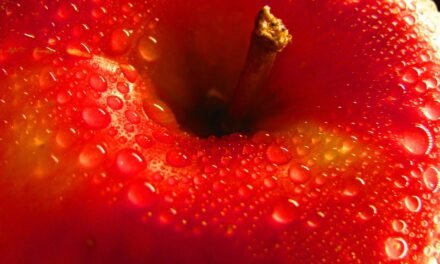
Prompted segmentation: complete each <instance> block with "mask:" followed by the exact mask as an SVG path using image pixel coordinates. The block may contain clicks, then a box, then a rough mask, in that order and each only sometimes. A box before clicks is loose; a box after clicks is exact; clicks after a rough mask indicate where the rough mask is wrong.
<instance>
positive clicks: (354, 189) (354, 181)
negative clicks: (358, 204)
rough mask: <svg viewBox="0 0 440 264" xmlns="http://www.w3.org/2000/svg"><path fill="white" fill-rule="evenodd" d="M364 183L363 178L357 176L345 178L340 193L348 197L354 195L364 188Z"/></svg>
mask: <svg viewBox="0 0 440 264" xmlns="http://www.w3.org/2000/svg"><path fill="white" fill-rule="evenodd" d="M364 185H365V182H364V180H363V179H361V178H359V177H356V178H349V179H346V180H345V184H344V189H343V191H342V194H343V195H345V196H348V197H353V196H356V195H358V194H359V192H360V191H361V190H362V189H363V188H364Z"/></svg>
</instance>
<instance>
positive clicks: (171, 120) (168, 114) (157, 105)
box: [143, 100, 178, 128]
mask: <svg viewBox="0 0 440 264" xmlns="http://www.w3.org/2000/svg"><path fill="white" fill-rule="evenodd" d="M143 108H144V112H145V114H146V115H147V116H148V117H149V118H150V119H151V120H153V121H154V122H155V123H157V124H160V125H162V126H165V127H167V128H176V127H177V126H178V124H177V121H176V118H175V117H174V114H173V112H172V111H171V109H170V108H168V106H167V105H166V104H165V103H164V102H161V101H158V100H144V103H143Z"/></svg>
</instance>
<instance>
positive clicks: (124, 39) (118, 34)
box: [110, 28, 131, 53]
mask: <svg viewBox="0 0 440 264" xmlns="http://www.w3.org/2000/svg"><path fill="white" fill-rule="evenodd" d="M130 42H131V41H130V32H129V31H128V30H126V29H121V28H117V29H115V30H113V31H112V33H111V36H110V48H111V50H112V51H113V52H116V53H122V52H124V51H126V50H127V48H128V47H129V46H130Z"/></svg>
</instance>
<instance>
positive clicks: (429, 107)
mask: <svg viewBox="0 0 440 264" xmlns="http://www.w3.org/2000/svg"><path fill="white" fill-rule="evenodd" d="M421 111H422V113H423V114H424V115H425V116H426V118H428V119H429V120H433V121H436V120H439V119H440V103H439V102H437V101H434V100H431V101H428V102H426V103H425V106H423V107H422V108H421Z"/></svg>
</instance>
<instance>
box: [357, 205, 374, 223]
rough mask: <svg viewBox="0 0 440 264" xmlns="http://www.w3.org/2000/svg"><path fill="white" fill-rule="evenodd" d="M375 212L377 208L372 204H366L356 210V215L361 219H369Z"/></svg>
mask: <svg viewBox="0 0 440 264" xmlns="http://www.w3.org/2000/svg"><path fill="white" fill-rule="evenodd" d="M376 214H377V209H376V207H375V206H374V205H368V206H366V207H365V208H363V209H361V210H360V211H359V212H358V215H357V216H358V217H359V219H361V220H364V221H367V220H370V219H371V218H372V217H373V216H375V215H376Z"/></svg>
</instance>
